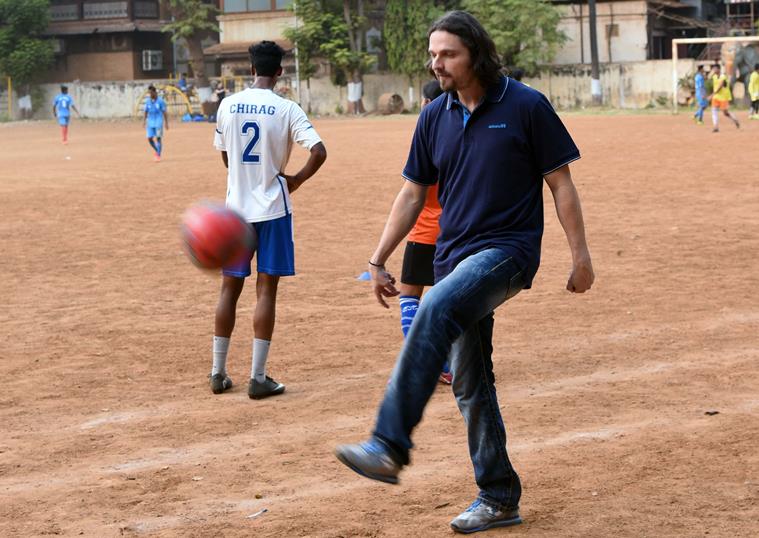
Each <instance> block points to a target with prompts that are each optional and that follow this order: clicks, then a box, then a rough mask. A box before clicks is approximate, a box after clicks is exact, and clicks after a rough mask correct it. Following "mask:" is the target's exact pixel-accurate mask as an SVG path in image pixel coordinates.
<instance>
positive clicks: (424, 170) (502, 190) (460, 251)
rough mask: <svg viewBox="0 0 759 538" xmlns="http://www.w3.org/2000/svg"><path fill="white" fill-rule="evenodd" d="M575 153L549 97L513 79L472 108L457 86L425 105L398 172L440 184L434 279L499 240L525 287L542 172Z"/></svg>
mask: <svg viewBox="0 0 759 538" xmlns="http://www.w3.org/2000/svg"><path fill="white" fill-rule="evenodd" d="M579 158H580V152H579V150H578V149H577V146H575V144H574V142H573V141H572V137H571V136H569V133H568V132H567V129H566V128H565V127H564V124H563V123H562V122H561V120H560V119H559V117H558V116H557V115H556V112H555V111H554V109H553V107H552V106H551V103H549V102H548V99H546V98H545V96H544V95H543V94H541V93H540V92H538V91H536V90H533V89H532V88H530V87H528V86H525V85H524V84H522V83H520V82H517V81H515V80H513V79H509V78H506V77H502V78H501V80H500V82H499V83H498V84H495V85H493V86H491V87H490V88H488V90H487V92H486V95H485V97H484V99H483V101H482V102H481V103H480V104H479V105H478V106H477V108H475V110H474V111H473V112H472V113H471V115H470V114H469V111H468V110H467V109H466V108H465V107H464V106H463V105H462V104H461V103H460V102H459V101H458V99H457V97H456V93H455V92H453V93H445V94H443V95H441V96H440V97H438V98H437V99H435V100H434V101H433V102H432V103H430V104H429V105H427V106H426V107H424V109H423V110H422V113H421V115H420V116H419V121H418V122H417V125H416V131H415V132H414V138H413V140H412V143H411V150H410V152H409V157H408V161H407V162H406V166H405V168H404V169H403V176H404V177H405V178H406V179H407V180H409V181H413V182H414V183H420V184H422V185H434V184H435V183H438V184H439V185H438V198H439V201H440V205H441V207H442V208H443V212H442V214H441V216H440V235H439V236H438V240H437V248H436V253H435V279H436V280H440V279H442V278H443V277H445V276H446V275H447V274H448V273H450V272H451V271H453V269H454V268H455V267H456V265H457V264H458V263H459V262H461V261H462V260H464V259H465V258H467V257H469V256H471V255H472V254H475V253H477V252H479V251H481V250H484V249H487V248H491V247H496V248H499V249H502V250H504V251H506V252H507V253H508V254H509V255H511V256H513V258H514V260H515V261H516V262H517V263H518V264H519V265H520V266H521V267H522V268H523V269H524V270H525V272H526V276H527V282H528V287H529V285H530V283H531V282H532V278H533V277H534V276H535V273H536V272H537V270H538V265H539V264H540V242H541V239H542V237H543V176H544V175H546V174H548V173H549V172H553V171H554V170H556V169H557V168H560V167H562V166H564V165H565V164H567V163H570V162H572V161H574V160H576V159H579Z"/></svg>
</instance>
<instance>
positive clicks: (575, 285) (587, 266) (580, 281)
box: [567, 255, 596, 293]
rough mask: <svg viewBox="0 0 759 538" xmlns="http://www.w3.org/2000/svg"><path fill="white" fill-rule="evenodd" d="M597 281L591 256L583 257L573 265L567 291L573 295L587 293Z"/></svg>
mask: <svg viewBox="0 0 759 538" xmlns="http://www.w3.org/2000/svg"><path fill="white" fill-rule="evenodd" d="M595 279H596V275H595V274H594V273H593V264H592V263H591V261H590V255H588V256H585V257H582V258H580V259H578V260H576V261H575V262H574V263H573V264H572V272H571V273H570V275H569V280H568V281H567V289H568V290H569V291H571V292H572V293H585V292H586V291H588V290H589V289H590V287H591V286H592V285H593V281H594V280H595Z"/></svg>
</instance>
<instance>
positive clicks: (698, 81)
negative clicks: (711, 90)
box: [693, 65, 709, 125]
mask: <svg viewBox="0 0 759 538" xmlns="http://www.w3.org/2000/svg"><path fill="white" fill-rule="evenodd" d="M694 82H695V85H696V106H697V107H698V110H696V113H695V114H693V119H694V120H695V121H696V123H697V124H699V125H703V124H704V110H706V107H708V106H709V100H708V99H707V98H706V85H705V79H704V66H703V65H699V66H698V71H696V77H695V80H694Z"/></svg>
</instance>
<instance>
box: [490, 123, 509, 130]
mask: <svg viewBox="0 0 759 538" xmlns="http://www.w3.org/2000/svg"><path fill="white" fill-rule="evenodd" d="M505 128H506V124H505V123H491V124H490V125H488V129H505Z"/></svg>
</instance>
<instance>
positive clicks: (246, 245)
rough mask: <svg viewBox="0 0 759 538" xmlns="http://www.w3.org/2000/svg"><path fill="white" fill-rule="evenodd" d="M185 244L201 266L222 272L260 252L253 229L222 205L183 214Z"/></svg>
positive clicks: (207, 204)
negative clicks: (257, 251) (227, 267)
mask: <svg viewBox="0 0 759 538" xmlns="http://www.w3.org/2000/svg"><path fill="white" fill-rule="evenodd" d="M181 232H182V241H183V243H184V247H185V251H186V252H187V255H188V256H189V258H190V261H192V263H193V264H195V265H196V266H197V267H200V268H202V269H219V268H221V267H224V266H227V265H230V264H233V263H235V262H236V261H238V260H240V259H242V258H244V257H245V256H246V255H250V253H251V252H253V251H254V250H255V249H256V243H257V241H256V235H255V232H254V230H253V227H252V226H251V225H249V224H248V223H247V222H245V221H244V220H243V219H242V217H241V216H240V215H238V214H237V213H235V212H234V211H232V210H231V209H228V208H227V207H224V206H223V205H220V204H215V203H211V202H201V203H198V204H195V205H193V206H191V207H190V208H188V209H187V211H185V212H184V215H182V228H181Z"/></svg>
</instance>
